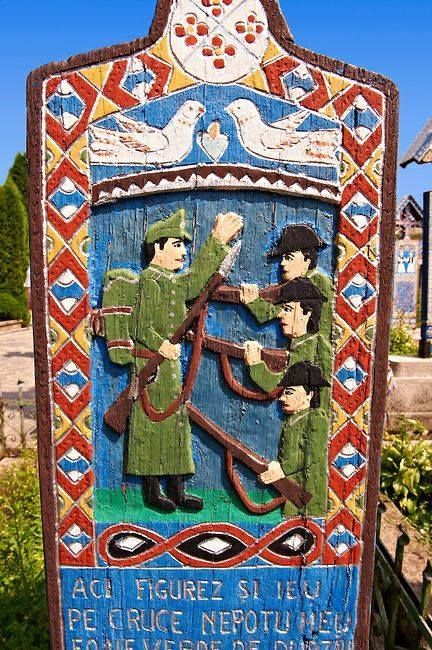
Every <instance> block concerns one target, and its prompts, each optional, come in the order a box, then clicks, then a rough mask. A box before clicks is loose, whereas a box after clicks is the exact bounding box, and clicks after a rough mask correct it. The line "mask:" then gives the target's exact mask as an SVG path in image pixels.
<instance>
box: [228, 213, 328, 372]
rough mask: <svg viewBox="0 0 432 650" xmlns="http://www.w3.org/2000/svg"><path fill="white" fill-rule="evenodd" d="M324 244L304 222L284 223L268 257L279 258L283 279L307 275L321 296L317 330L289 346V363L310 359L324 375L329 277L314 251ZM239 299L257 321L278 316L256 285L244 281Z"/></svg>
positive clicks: (326, 356) (277, 312)
mask: <svg viewBox="0 0 432 650" xmlns="http://www.w3.org/2000/svg"><path fill="white" fill-rule="evenodd" d="M324 246H325V243H324V242H323V241H322V240H321V239H320V238H319V237H318V235H317V234H316V232H315V231H314V230H313V229H312V228H311V227H310V226H305V225H291V226H287V227H286V228H285V229H284V231H283V232H282V236H281V238H280V241H279V243H278V245H277V246H276V248H275V249H274V250H273V251H271V252H270V254H269V256H270V257H280V258H281V272H282V279H283V280H284V282H290V281H292V280H297V279H299V278H307V279H309V280H310V281H311V282H313V284H314V285H315V286H316V287H317V289H318V290H319V291H320V293H321V294H322V295H323V296H324V298H325V299H326V301H324V304H323V307H322V313H321V319H320V328H319V332H315V333H313V334H310V333H309V332H308V333H307V334H306V335H304V336H303V337H297V338H296V340H295V341H293V342H292V345H291V348H290V359H291V363H296V362H297V361H305V360H310V361H313V362H314V363H316V364H317V365H319V366H320V368H322V369H323V371H324V373H325V375H326V376H328V377H329V376H331V374H332V370H333V362H332V311H333V280H331V279H330V278H329V277H328V276H326V275H324V274H323V273H321V272H320V271H319V270H318V269H317V261H318V251H319V250H320V249H321V248H323V247H324ZM241 300H242V302H243V304H245V305H247V307H248V309H249V310H250V311H251V312H252V314H253V315H254V316H255V318H256V319H257V321H258V322H259V323H261V324H264V323H267V322H269V321H271V320H273V319H275V318H278V317H279V313H280V309H279V306H278V305H277V304H276V305H275V304H271V303H270V302H267V301H266V300H264V299H262V298H260V297H259V290H258V286H257V285H253V284H252V285H250V284H244V285H242V289H241Z"/></svg>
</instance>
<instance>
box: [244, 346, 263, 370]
mask: <svg viewBox="0 0 432 650" xmlns="http://www.w3.org/2000/svg"><path fill="white" fill-rule="evenodd" d="M244 349H245V361H246V364H247V365H248V366H254V365H255V364H256V363H259V362H260V361H261V350H262V346H261V345H260V344H259V343H258V341H246V343H245V344H244Z"/></svg>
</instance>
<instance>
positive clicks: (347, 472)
mask: <svg viewBox="0 0 432 650" xmlns="http://www.w3.org/2000/svg"><path fill="white" fill-rule="evenodd" d="M356 471H357V467H355V466H354V465H345V467H344V468H343V469H342V474H344V476H346V477H347V478H351V476H352V475H353V474H355V473H356Z"/></svg>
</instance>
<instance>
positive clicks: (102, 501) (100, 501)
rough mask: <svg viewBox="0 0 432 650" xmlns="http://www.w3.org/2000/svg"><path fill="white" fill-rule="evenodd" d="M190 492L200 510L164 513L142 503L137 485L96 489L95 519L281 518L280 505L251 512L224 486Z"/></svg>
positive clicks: (259, 499)
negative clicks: (197, 499)
mask: <svg viewBox="0 0 432 650" xmlns="http://www.w3.org/2000/svg"><path fill="white" fill-rule="evenodd" d="M192 492H193V494H195V495H196V496H200V497H202V498H203V499H204V508H203V510H202V511H201V512H198V513H197V512H190V511H187V510H185V509H178V510H177V511H176V512H175V513H173V514H171V513H170V514H169V515H167V514H166V513H163V512H160V511H158V510H156V509H154V508H148V507H147V506H146V505H145V504H144V503H143V498H142V493H141V490H140V489H137V488H129V489H128V490H126V491H125V492H123V491H122V490H110V489H97V490H95V519H96V521H97V522H98V523H110V524H114V523H121V522H124V521H128V522H131V523H137V522H139V523H142V522H149V523H151V522H170V523H171V522H173V521H178V522H183V523H191V524H197V523H201V522H208V521H226V522H231V523H253V522H257V523H266V524H267V523H268V524H278V523H280V522H281V521H282V513H281V509H280V508H278V509H277V510H275V511H274V512H271V513H269V514H267V515H261V516H259V515H254V514H251V513H250V512H249V511H248V510H246V508H245V507H244V505H243V504H242V503H241V502H240V500H239V498H238V496H237V495H236V494H235V493H227V492H226V491H225V490H196V489H194V490H193V491H192ZM249 496H250V497H251V498H252V499H253V500H254V501H255V502H256V503H257V504H260V503H266V502H268V501H270V500H271V496H270V495H268V494H266V493H265V492H263V491H260V490H252V491H251V492H250V493H249Z"/></svg>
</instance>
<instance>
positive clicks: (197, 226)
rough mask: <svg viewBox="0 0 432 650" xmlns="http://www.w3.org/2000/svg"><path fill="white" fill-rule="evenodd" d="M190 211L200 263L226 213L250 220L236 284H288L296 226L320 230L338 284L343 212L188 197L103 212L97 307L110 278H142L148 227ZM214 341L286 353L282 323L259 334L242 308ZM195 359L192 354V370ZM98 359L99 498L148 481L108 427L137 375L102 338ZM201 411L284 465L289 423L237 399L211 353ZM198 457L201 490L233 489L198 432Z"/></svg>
mask: <svg viewBox="0 0 432 650" xmlns="http://www.w3.org/2000/svg"><path fill="white" fill-rule="evenodd" d="M183 206H184V207H185V208H186V209H187V213H188V225H189V230H191V231H193V233H194V241H193V242H192V244H191V246H190V247H189V255H190V257H191V256H192V257H193V251H196V250H197V249H199V247H200V246H201V245H202V243H203V242H204V240H205V238H206V237H207V236H208V234H209V232H210V231H211V228H212V226H213V223H214V219H215V216H216V215H217V214H218V213H219V212H226V211H228V210H234V211H236V212H238V213H239V214H241V215H243V216H244V217H245V229H244V233H243V248H242V252H241V255H240V257H239V259H238V260H237V263H236V266H235V268H234V270H233V272H232V273H231V275H230V278H229V281H230V283H232V284H235V285H239V284H241V283H242V282H256V283H258V284H259V285H260V286H262V287H265V286H267V285H268V284H270V283H275V282H277V281H279V279H280V276H279V263H280V262H279V260H277V259H276V260H275V259H269V258H268V255H267V254H268V252H269V251H270V250H271V249H272V248H273V245H274V243H275V242H276V241H277V240H278V239H279V237H280V233H281V231H282V229H283V228H284V227H285V226H286V225H287V224H290V223H298V224H310V225H311V226H313V228H314V229H315V230H316V231H317V232H318V234H319V235H320V237H321V238H322V239H323V240H324V241H325V242H326V243H327V244H328V246H327V248H325V249H324V250H322V251H321V252H320V256H319V268H320V269H321V271H323V272H324V273H326V274H328V275H330V274H332V272H333V267H334V259H333V250H334V249H333V245H332V244H333V239H334V230H335V224H336V208H335V207H334V206H330V205H328V204H325V203H320V202H317V201H312V200H303V199H297V198H290V197H282V196H276V195H272V194H266V193H263V192H229V193H224V192H196V193H194V194H193V195H186V194H181V193H178V194H170V195H162V196H158V197H150V198H146V199H143V198H137V199H128V200H124V201H119V202H117V203H116V204H111V205H106V206H104V207H99V208H96V209H94V210H93V214H92V217H91V226H90V229H91V239H92V242H93V243H92V249H91V252H90V260H89V269H90V278H91V288H90V290H91V303H92V307H97V306H100V303H101V290H102V281H103V276H104V273H105V272H106V271H107V270H108V269H111V268H125V267H126V268H129V269H132V270H134V271H136V272H139V271H140V269H141V245H142V240H143V237H144V233H145V230H146V228H147V227H148V224H151V223H154V222H155V221H156V220H158V219H162V218H164V217H166V216H168V215H169V214H171V213H172V212H173V211H174V210H176V209H178V208H179V207H183ZM207 331H208V333H209V334H213V335H215V336H221V337H223V338H225V339H228V340H231V341H233V342H239V343H242V342H244V341H246V340H250V339H256V340H258V341H259V342H260V343H261V344H262V345H264V346H268V347H284V345H285V344H286V339H284V337H282V336H281V335H280V330H279V326H278V324H277V323H270V324H268V325H267V326H264V327H263V326H259V325H258V324H257V323H256V321H255V320H254V318H253V317H252V316H251V315H250V313H249V312H248V310H247V309H246V308H245V307H243V306H242V305H237V306H232V305H222V304H220V303H213V304H212V306H211V308H210V312H209V317H208V321H207ZM188 352H189V351H188V349H187V348H186V346H185V348H184V354H183V363H184V365H185V364H186V362H187V356H188ZM91 359H92V364H91V366H92V385H93V396H92V397H93V399H92V423H93V432H94V444H95V473H96V489H98V488H111V489H119V488H120V487H121V485H122V484H126V485H134V484H140V479H139V478H137V479H136V478H132V477H127V476H125V475H124V473H123V446H124V442H125V437H124V436H123V437H119V436H117V435H116V434H114V433H113V432H112V431H111V430H110V429H109V428H108V427H106V426H105V425H104V424H103V415H104V413H105V412H106V410H107V409H108V407H109V406H110V405H111V403H112V401H113V399H114V398H115V396H117V395H118V394H119V393H120V392H121V390H122V389H123V388H125V387H126V385H127V382H128V373H127V368H125V367H120V366H117V365H115V364H113V363H111V362H110V360H109V358H108V354H107V349H106V342H105V341H104V340H103V339H100V338H99V339H95V340H94V342H93V345H92V352H91ZM233 365H235V366H236V374H237V376H238V377H243V379H244V381H245V383H250V382H249V380H248V378H247V377H246V376H245V374H246V373H245V370H244V367H243V364H242V363H240V362H239V363H238V364H233ZM209 385H210V386H211V400H209ZM192 401H193V403H194V404H195V405H196V406H198V407H200V408H201V409H202V410H203V411H204V412H205V413H206V414H207V415H208V416H209V417H210V418H211V419H213V420H214V421H215V422H217V423H218V424H219V425H221V426H222V427H227V423H230V424H231V426H230V427H229V429H230V430H229V432H230V433H231V434H233V435H236V436H238V437H239V438H240V439H241V440H242V441H244V442H245V443H246V444H247V445H249V446H250V447H251V448H252V449H254V450H255V451H257V452H258V453H260V454H262V455H264V456H265V457H267V458H269V459H276V456H277V449H278V443H279V437H280V430H281V421H282V414H281V412H280V410H279V406H278V404H276V403H270V404H268V403H259V402H250V401H245V400H242V399H241V398H240V397H237V396H236V395H235V394H234V393H232V391H231V390H230V389H229V388H228V387H227V386H226V384H225V382H224V380H223V378H222V377H221V375H220V371H219V366H218V357H217V356H216V355H213V354H212V353H210V352H205V353H204V356H203V359H202V363H201V367H200V370H199V374H198V378H197V382H196V386H195V389H194V392H193V395H192ZM233 424H234V426H233ZM263 431H265V432H266V435H263ZM194 457H195V459H196V465H197V472H196V475H195V476H194V477H193V478H192V480H191V481H190V482H189V485H190V486H191V487H198V488H204V489H206V488H213V489H217V488H228V483H227V478H226V476H225V472H224V467H223V456H222V450H221V447H220V446H219V445H218V444H217V443H216V442H213V441H212V440H211V439H210V438H209V436H208V434H206V433H204V432H202V431H201V430H199V429H198V428H197V427H194ZM245 478H246V483H247V484H248V483H249V486H253V484H254V479H253V478H252V476H250V475H249V476H248V475H247V472H246V471H245ZM144 512H145V510H144Z"/></svg>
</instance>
